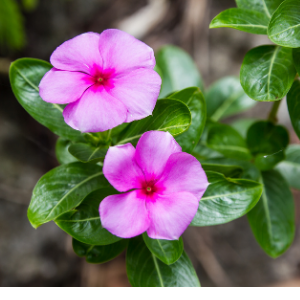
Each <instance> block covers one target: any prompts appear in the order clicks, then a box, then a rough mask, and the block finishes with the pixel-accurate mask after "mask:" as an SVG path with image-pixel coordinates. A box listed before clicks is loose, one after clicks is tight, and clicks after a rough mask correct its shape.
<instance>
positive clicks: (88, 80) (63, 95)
mask: <svg viewBox="0 0 300 300" xmlns="http://www.w3.org/2000/svg"><path fill="white" fill-rule="evenodd" d="M93 84H94V80H93V79H92V77H91V76H89V75H87V74H84V73H80V72H68V71H61V70H58V69H55V68H52V69H51V70H50V71H49V72H47V73H46V74H45V76H44V77H43V78H42V80H41V82H40V85H39V90H40V96H41V98H42V99H43V100H44V101H46V102H51V103H58V104H65V103H71V102H74V101H77V100H78V99H79V98H80V97H81V96H82V94H83V93H84V91H85V90H86V89H87V88H88V87H90V86H91V85H93Z"/></svg>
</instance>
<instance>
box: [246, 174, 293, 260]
mask: <svg viewBox="0 0 300 300" xmlns="http://www.w3.org/2000/svg"><path fill="white" fill-rule="evenodd" d="M262 183H263V184H264V192H263V194H262V197H261V199H260V200H259V202H258V203H257V205H256V206H255V207H254V208H253V209H252V210H251V211H250V212H249V213H248V220H249V223H250V226H251V229H252V232H253V234H254V236H255V238H256V240H257V241H258V243H259V244H260V246H261V247H262V248H263V249H264V251H265V252H266V253H267V254H268V255H270V256H272V257H274V258H275V257H277V256H279V255H281V254H282V253H284V252H285V251H286V250H287V249H288V247H289V246H290V245H291V243H292V242H293V239H294V234H295V207H294V200H293V195H292V193H291V191H290V189H289V186H288V184H287V183H286V181H285V180H284V178H283V177H282V176H281V175H280V174H279V173H278V172H277V171H275V170H271V171H267V172H263V173H262Z"/></svg>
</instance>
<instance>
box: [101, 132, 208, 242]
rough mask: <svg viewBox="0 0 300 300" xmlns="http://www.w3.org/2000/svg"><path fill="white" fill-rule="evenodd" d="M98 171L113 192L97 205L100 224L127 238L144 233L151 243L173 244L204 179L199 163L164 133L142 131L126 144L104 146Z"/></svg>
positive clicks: (191, 213)
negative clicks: (153, 240)
mask: <svg viewBox="0 0 300 300" xmlns="http://www.w3.org/2000/svg"><path fill="white" fill-rule="evenodd" d="M103 173H104V175H105V177H106V178H107V180H108V181H109V182H110V184H111V185H112V186H113V187H114V188H115V189H117V190H118V191H119V192H126V193H123V194H118V195H111V196H108V197H106V198H105V199H104V200H103V201H102V202H101V203H100V207H99V212H100V219H101V223H102V226H103V227H104V228H106V229H107V230H108V231H110V232H111V233H112V234H114V235H116V236H119V237H122V238H131V237H133V236H136V235H139V234H141V233H143V232H145V231H147V233H148V236H149V237H151V238H155V239H166V240H175V239H178V238H179V237H180V236H181V234H182V233H183V232H184V231H185V229H186V228H187V227H188V225H189V224H190V223H191V221H192V219H193V218H194V216H195V214H196V212H197V209H198V205H199V200H200V199H201V197H202V196H203V194H204V192H205V190H206V188H207V186H208V181H207V177H206V174H205V172H204V171H203V169H202V167H201V164H200V163H199V161H198V160H197V159H196V158H194V157H193V156H192V155H190V154H188V153H184V152H182V151H181V147H180V146H179V145H178V143H177V142H176V141H175V139H174V138H173V137H172V135H171V134H170V133H168V132H162V131H148V132H146V133H144V134H143V135H142V136H141V138H140V140H139V142H138V144H137V146H136V149H135V148H134V147H133V146H132V145H131V144H125V145H122V146H115V147H110V148H109V150H108V152H107V154H106V157H105V160H104V166H103Z"/></svg>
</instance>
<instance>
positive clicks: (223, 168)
mask: <svg viewBox="0 0 300 300" xmlns="http://www.w3.org/2000/svg"><path fill="white" fill-rule="evenodd" d="M201 166H202V168H203V170H204V171H205V172H207V171H212V172H217V173H221V174H223V175H224V176H225V177H229V178H239V177H240V176H241V175H242V174H243V168H241V167H240V166H239V165H229V164H228V165H224V164H217V163H207V162H205V161H204V163H202V164H201Z"/></svg>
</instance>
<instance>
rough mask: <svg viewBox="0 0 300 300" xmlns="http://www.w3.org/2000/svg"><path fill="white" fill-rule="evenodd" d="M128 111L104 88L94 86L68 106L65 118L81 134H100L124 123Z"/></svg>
mask: <svg viewBox="0 0 300 300" xmlns="http://www.w3.org/2000/svg"><path fill="white" fill-rule="evenodd" d="M126 115H127V109H126V107H125V106H124V104H123V103H122V102H120V101H119V100H117V99H115V98H113V97H112V96H110V95H109V94H108V93H107V92H106V90H105V89H104V88H103V87H102V86H98V87H97V86H96V85H93V86H91V87H90V88H89V89H87V90H86V91H85V92H84V94H83V95H82V97H81V98H80V99H79V100H77V101H76V102H73V103H71V104H68V105H67V106H66V107H65V109H64V111H63V116H64V119H65V122H66V123H67V124H68V125H69V126H71V127H72V128H74V129H77V130H80V131H81V132H99V131H105V130H108V129H111V128H113V127H116V126H118V125H120V124H122V123H124V121H125V119H126Z"/></svg>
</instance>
